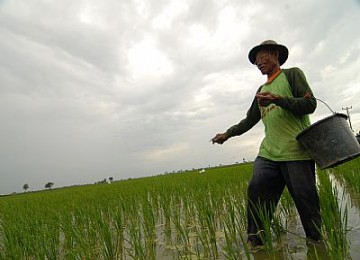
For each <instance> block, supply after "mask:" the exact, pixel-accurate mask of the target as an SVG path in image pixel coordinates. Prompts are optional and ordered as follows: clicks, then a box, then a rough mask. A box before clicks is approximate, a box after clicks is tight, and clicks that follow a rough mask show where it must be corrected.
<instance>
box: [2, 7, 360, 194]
mask: <svg viewBox="0 0 360 260" xmlns="http://www.w3.org/2000/svg"><path fill="white" fill-rule="evenodd" d="M324 6H326V8H324ZM358 8H359V5H358V3H357V2H356V1H347V2H344V3H342V2H341V3H340V2H339V3H337V2H334V1H333V2H331V3H329V2H327V1H318V2H313V1H308V0H307V1H303V2H301V3H299V4H297V5H296V6H294V5H290V4H289V3H288V2H287V1H278V2H276V3H270V2H266V1H260V2H253V1H229V0H222V1H204V0H195V1H182V0H178V1H175V0H173V1H165V0H159V1H152V2H151V1H144V0H136V1H106V2H99V1H94V0H83V1H75V2H74V1H66V0H65V1H58V2H48V1H36V0H30V1H19V0H13V1H2V2H1V3H0V33H1V35H2V37H1V38H0V49H1V52H0V91H1V95H0V119H1V121H2V129H1V132H0V133H1V134H0V142H1V144H2V147H1V149H0V165H1V171H2V173H3V174H2V177H1V180H0V185H1V186H0V193H9V192H11V191H19V190H21V189H22V186H23V184H24V183H26V182H27V183H28V184H29V186H30V189H40V188H43V186H44V185H45V183H46V182H48V181H53V182H55V186H57V185H58V186H61V185H71V184H78V183H79V184H81V183H91V182H95V181H97V180H102V179H103V178H105V177H109V176H113V177H114V178H115V179H120V178H129V177H138V176H145V175H149V174H157V173H162V172H164V171H168V172H172V171H177V170H179V169H187V168H193V167H199V168H200V167H206V166H208V165H218V164H228V163H234V162H236V161H242V158H245V159H247V160H250V159H253V158H254V157H255V156H256V154H257V150H258V146H259V143H260V141H261V138H262V135H263V128H262V126H261V123H260V124H258V125H257V126H256V127H254V128H253V129H252V130H251V131H249V132H248V133H246V134H244V135H243V136H241V137H238V138H233V139H231V141H229V142H227V143H226V144H224V145H222V146H213V145H211V143H210V142H209V139H210V138H211V137H212V136H213V135H214V134H215V133H216V132H221V131H225V130H226V129H227V128H228V127H230V126H231V125H233V124H235V123H237V122H239V121H240V120H241V119H242V118H243V117H244V116H245V114H246V111H247V109H248V107H249V105H250V103H251V101H252V99H253V96H254V93H255V91H256V89H257V88H258V86H259V85H260V84H262V83H263V82H264V80H265V78H264V77H262V76H261V75H260V74H259V72H258V71H257V70H256V69H255V68H254V67H253V66H252V65H251V64H250V63H249V61H248V59H247V54H248V51H249V49H251V48H252V47H253V46H254V45H257V44H259V43H260V42H262V41H263V40H265V39H275V40H277V41H278V42H280V43H282V44H285V45H286V46H288V48H289V50H290V55H289V59H288V61H287V63H286V64H285V67H292V66H298V67H300V68H302V69H303V71H304V72H305V74H306V76H307V78H308V81H309V83H310V85H311V86H312V88H313V91H314V93H315V94H316V96H317V97H318V98H320V99H322V100H324V101H326V103H327V104H329V105H330V106H331V107H332V108H333V109H334V110H336V111H342V112H344V111H343V110H342V107H345V106H352V109H351V110H350V113H351V119H352V121H353V122H352V123H353V127H354V129H355V130H356V131H358V130H359V127H360V125H359V124H360V116H359V115H360V107H358V106H357V103H358V102H357V100H356V97H357V96H359V83H358V82H360V80H359V76H358V73H357V71H358V68H359V65H360V64H359V53H360V46H359V44H358V42H359V36H358V35H357V34H355V33H354V32H355V31H356V30H357V27H356V25H357V24H359V22H360V21H359V15H358V10H359V9H358ZM326 115H329V110H328V109H327V108H326V107H325V106H323V105H321V104H319V106H318V110H317V111H316V112H315V113H314V115H312V120H313V121H316V120H317V119H320V118H322V117H324V116H326Z"/></svg>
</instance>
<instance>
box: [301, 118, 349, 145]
mask: <svg viewBox="0 0 360 260" xmlns="http://www.w3.org/2000/svg"><path fill="white" fill-rule="evenodd" d="M337 116H339V117H343V118H345V119H346V120H347V119H348V116H347V115H345V114H343V113H334V114H332V115H330V116H327V117H325V118H323V119H320V120H319V121H317V122H315V123H313V124H311V125H310V126H308V127H307V128H305V129H304V130H302V131H301V132H300V133H299V134H298V135H297V136H296V140H299V138H300V137H301V136H302V135H304V134H305V133H306V132H308V131H309V130H310V129H312V128H314V127H315V126H317V125H319V124H321V123H323V122H324V121H327V120H329V119H331V118H333V117H337Z"/></svg>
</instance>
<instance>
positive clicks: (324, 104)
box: [315, 98, 336, 114]
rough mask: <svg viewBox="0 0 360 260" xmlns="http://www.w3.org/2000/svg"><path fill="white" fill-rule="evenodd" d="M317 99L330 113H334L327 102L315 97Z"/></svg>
mask: <svg viewBox="0 0 360 260" xmlns="http://www.w3.org/2000/svg"><path fill="white" fill-rule="evenodd" d="M315 99H316V100H317V101H320V102H321V103H323V104H324V105H325V106H327V108H328V109H329V110H330V111H331V113H333V114H336V113H335V112H334V111H333V110H332V109H331V108H330V107H329V106H328V104H326V103H325V102H324V101H322V100H321V99H318V98H315Z"/></svg>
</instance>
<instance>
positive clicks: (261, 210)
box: [247, 157, 321, 245]
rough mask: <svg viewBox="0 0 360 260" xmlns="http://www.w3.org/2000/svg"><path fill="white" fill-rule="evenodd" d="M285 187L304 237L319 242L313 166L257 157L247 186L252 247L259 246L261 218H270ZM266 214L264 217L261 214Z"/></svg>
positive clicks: (311, 164) (298, 162) (317, 198)
mask: <svg viewBox="0 0 360 260" xmlns="http://www.w3.org/2000/svg"><path fill="white" fill-rule="evenodd" d="M285 185H286V186H287V188H288V190H289V192H290V194H291V196H292V198H293V200H294V202H295V205H296V208H297V211H298V213H299V215H300V219H301V223H302V225H303V228H304V230H305V234H306V237H307V238H311V239H313V240H320V239H321V234H320V227H321V216H320V204H319V196H318V194H317V190H316V185H315V163H314V161H313V160H307V161H286V162H275V161H271V160H268V159H265V158H262V157H257V158H256V160H255V162H254V170H253V176H252V179H251V181H250V183H249V187H248V205H247V216H248V230H247V231H248V236H249V241H251V242H252V244H253V245H261V244H263V241H262V239H261V235H259V234H260V232H261V230H263V229H264V226H263V223H262V219H263V216H267V217H268V218H269V219H272V216H273V213H274V210H275V208H276V205H277V204H278V202H279V200H280V197H281V194H282V192H283V190H284V188H285ZM265 214H266V215H265Z"/></svg>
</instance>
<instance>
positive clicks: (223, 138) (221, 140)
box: [210, 133, 229, 144]
mask: <svg viewBox="0 0 360 260" xmlns="http://www.w3.org/2000/svg"><path fill="white" fill-rule="evenodd" d="M228 139H229V136H228V135H227V134H226V133H221V134H216V135H215V137H214V138H212V139H211V140H210V142H212V143H213V144H214V143H218V144H223V143H224V142H226V141H227V140H228Z"/></svg>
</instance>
